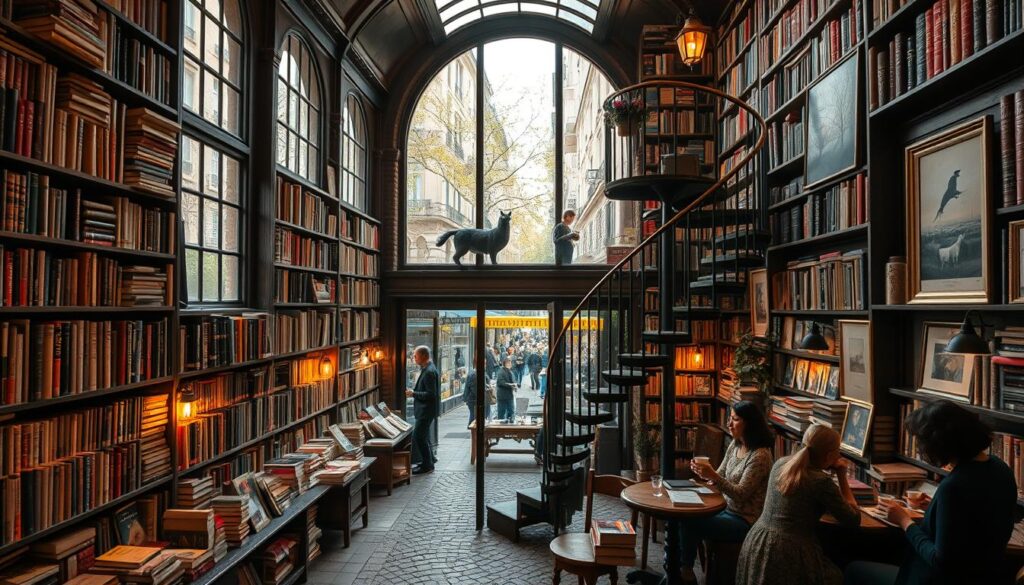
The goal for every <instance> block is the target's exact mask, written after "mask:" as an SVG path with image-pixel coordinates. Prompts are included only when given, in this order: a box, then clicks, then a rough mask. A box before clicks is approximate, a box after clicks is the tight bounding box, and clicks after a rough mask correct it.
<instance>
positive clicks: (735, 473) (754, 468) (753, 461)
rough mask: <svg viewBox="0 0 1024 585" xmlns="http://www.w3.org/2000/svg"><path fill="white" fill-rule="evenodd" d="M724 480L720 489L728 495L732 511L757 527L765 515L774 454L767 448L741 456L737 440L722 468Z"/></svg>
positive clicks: (729, 450)
mask: <svg viewBox="0 0 1024 585" xmlns="http://www.w3.org/2000/svg"><path fill="white" fill-rule="evenodd" d="M717 471H718V475H720V476H722V481H721V482H719V483H718V485H717V487H718V489H720V490H721V491H722V495H723V496H725V503H726V505H727V507H728V509H729V511H731V512H733V513H734V514H737V515H739V516H742V517H743V518H744V519H745V520H746V521H747V522H749V523H751V524H753V523H754V522H756V521H757V519H758V517H759V516H761V510H762V509H763V508H764V497H765V493H766V492H767V491H768V474H770V473H771V471H772V454H771V452H770V451H769V450H768V449H767V448H761V449H756V450H754V451H748V452H747V453H746V454H745V455H743V456H742V457H740V455H739V447H738V444H737V442H736V441H733V442H732V444H731V445H729V448H728V449H727V450H726V451H725V458H724V459H722V464H721V465H719V466H718V469H717Z"/></svg>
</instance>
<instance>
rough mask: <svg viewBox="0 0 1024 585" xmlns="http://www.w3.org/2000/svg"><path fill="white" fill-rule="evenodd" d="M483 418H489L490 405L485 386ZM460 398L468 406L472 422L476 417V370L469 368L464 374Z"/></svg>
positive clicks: (485, 382)
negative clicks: (464, 382)
mask: <svg viewBox="0 0 1024 585" xmlns="http://www.w3.org/2000/svg"><path fill="white" fill-rule="evenodd" d="M487 351H490V350H487ZM486 384H487V379H486V378H484V385H485V386H486ZM484 392H485V396H484V420H487V419H489V418H491V405H490V404H487V396H486V388H485V389H484ZM462 400H463V402H465V403H466V406H467V407H468V408H469V423H468V424H467V427H468V425H471V424H473V421H474V420H475V419H476V370H470V371H469V374H468V375H467V376H466V387H465V388H464V389H463V390H462Z"/></svg>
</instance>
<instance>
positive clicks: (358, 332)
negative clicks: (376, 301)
mask: <svg viewBox="0 0 1024 585" xmlns="http://www.w3.org/2000/svg"><path fill="white" fill-rule="evenodd" d="M338 326H339V332H340V334H341V339H340V341H341V342H342V343H344V342H347V341H357V340H361V339H372V338H374V337H377V336H378V335H380V311H376V310H369V311H364V310H344V311H341V313H340V315H339V322H338Z"/></svg>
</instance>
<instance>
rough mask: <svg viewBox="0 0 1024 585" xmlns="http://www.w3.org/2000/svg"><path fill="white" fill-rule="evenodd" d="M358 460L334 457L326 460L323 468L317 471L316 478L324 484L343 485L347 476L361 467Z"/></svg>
mask: <svg viewBox="0 0 1024 585" xmlns="http://www.w3.org/2000/svg"><path fill="white" fill-rule="evenodd" d="M362 467H363V465H362V462H360V461H351V460H346V459H335V460H334V461H328V462H327V464H326V465H324V467H323V469H321V470H320V471H318V472H317V474H316V479H317V481H318V482H319V483H322V484H324V485H344V484H345V482H346V481H347V480H348V477H349V476H350V475H351V474H352V473H355V472H358V471H359V470H360V469H362Z"/></svg>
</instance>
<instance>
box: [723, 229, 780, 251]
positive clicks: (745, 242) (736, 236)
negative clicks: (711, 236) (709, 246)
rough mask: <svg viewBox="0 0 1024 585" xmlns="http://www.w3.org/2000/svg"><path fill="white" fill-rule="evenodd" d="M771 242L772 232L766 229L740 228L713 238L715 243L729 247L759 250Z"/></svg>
mask: <svg viewBox="0 0 1024 585" xmlns="http://www.w3.org/2000/svg"><path fill="white" fill-rule="evenodd" d="M771 242H772V234H771V232H769V231H767V230H740V231H737V232H732V233H730V234H722V235H720V236H718V237H716V238H715V245H716V246H722V247H724V248H730V249H734V250H735V249H741V250H761V249H764V248H766V247H767V246H768V244H770V243H771Z"/></svg>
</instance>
